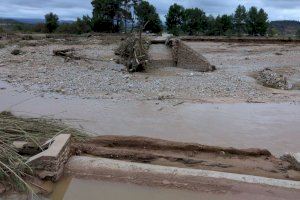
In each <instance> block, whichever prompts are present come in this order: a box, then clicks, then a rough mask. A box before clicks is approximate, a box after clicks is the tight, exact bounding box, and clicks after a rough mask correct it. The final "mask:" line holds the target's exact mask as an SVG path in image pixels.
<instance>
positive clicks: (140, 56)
mask: <svg viewBox="0 0 300 200" xmlns="http://www.w3.org/2000/svg"><path fill="white" fill-rule="evenodd" d="M149 45H150V43H149V41H147V40H146V39H145V38H144V37H138V36H136V35H132V36H130V37H128V38H127V39H126V40H125V41H123V42H122V43H121V45H120V46H119V48H117V49H116V51H115V54H116V55H118V56H120V57H121V58H122V60H119V61H118V62H119V63H123V64H124V65H125V66H126V68H127V71H128V72H140V71H144V70H145V66H146V65H147V62H148V57H149V56H148V50H149Z"/></svg>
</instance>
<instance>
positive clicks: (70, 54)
mask: <svg viewBox="0 0 300 200" xmlns="http://www.w3.org/2000/svg"><path fill="white" fill-rule="evenodd" d="M53 55H54V56H60V57H63V58H64V59H65V61H66V62H68V61H70V60H80V59H81V57H79V56H76V55H75V49H74V48H72V49H61V50H53Z"/></svg>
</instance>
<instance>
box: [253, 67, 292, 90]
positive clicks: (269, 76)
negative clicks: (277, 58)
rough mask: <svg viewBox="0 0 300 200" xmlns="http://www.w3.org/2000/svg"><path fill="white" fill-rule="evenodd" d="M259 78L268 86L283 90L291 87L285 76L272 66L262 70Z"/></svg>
mask: <svg viewBox="0 0 300 200" xmlns="http://www.w3.org/2000/svg"><path fill="white" fill-rule="evenodd" d="M257 79H258V81H260V82H261V83H262V84H263V85H264V86H266V87H271V88H275V89H282V90H288V89H290V88H291V87H290V86H289V84H288V81H287V78H286V77H285V76H283V75H282V74H278V73H276V72H274V71H273V70H272V69H270V68H265V69H264V70H262V71H260V72H259V73H258V76H257Z"/></svg>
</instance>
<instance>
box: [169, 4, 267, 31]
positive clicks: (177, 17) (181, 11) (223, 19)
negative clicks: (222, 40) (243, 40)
mask: <svg viewBox="0 0 300 200" xmlns="http://www.w3.org/2000/svg"><path fill="white" fill-rule="evenodd" d="M166 26H167V30H168V32H170V33H172V34H174V35H180V34H188V35H215V36H216V35H232V34H236V35H239V36H240V35H243V34H248V35H261V36H264V35H266V33H267V30H268V14H267V13H266V12H265V11H264V10H263V9H258V8H256V7H251V8H250V9H249V10H248V11H247V10H246V8H245V6H242V5H239V6H238V7H237V8H236V10H235V13H234V14H232V15H218V16H217V17H213V16H212V15H210V16H206V14H205V12H204V11H203V10H201V9H199V8H187V9H185V8H184V7H183V6H181V5H178V4H174V5H172V6H171V7H170V8H169V11H168V14H167V15H166Z"/></svg>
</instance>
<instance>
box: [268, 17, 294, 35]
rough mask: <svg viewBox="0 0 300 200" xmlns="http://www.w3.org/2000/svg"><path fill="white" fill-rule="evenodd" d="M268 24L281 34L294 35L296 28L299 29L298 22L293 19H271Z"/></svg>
mask: <svg viewBox="0 0 300 200" xmlns="http://www.w3.org/2000/svg"><path fill="white" fill-rule="evenodd" d="M270 26H271V27H272V28H275V29H276V30H277V31H278V32H279V33H280V34H281V35H295V34H296V32H297V30H300V22H299V21H293V20H282V21H272V22H270Z"/></svg>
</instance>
